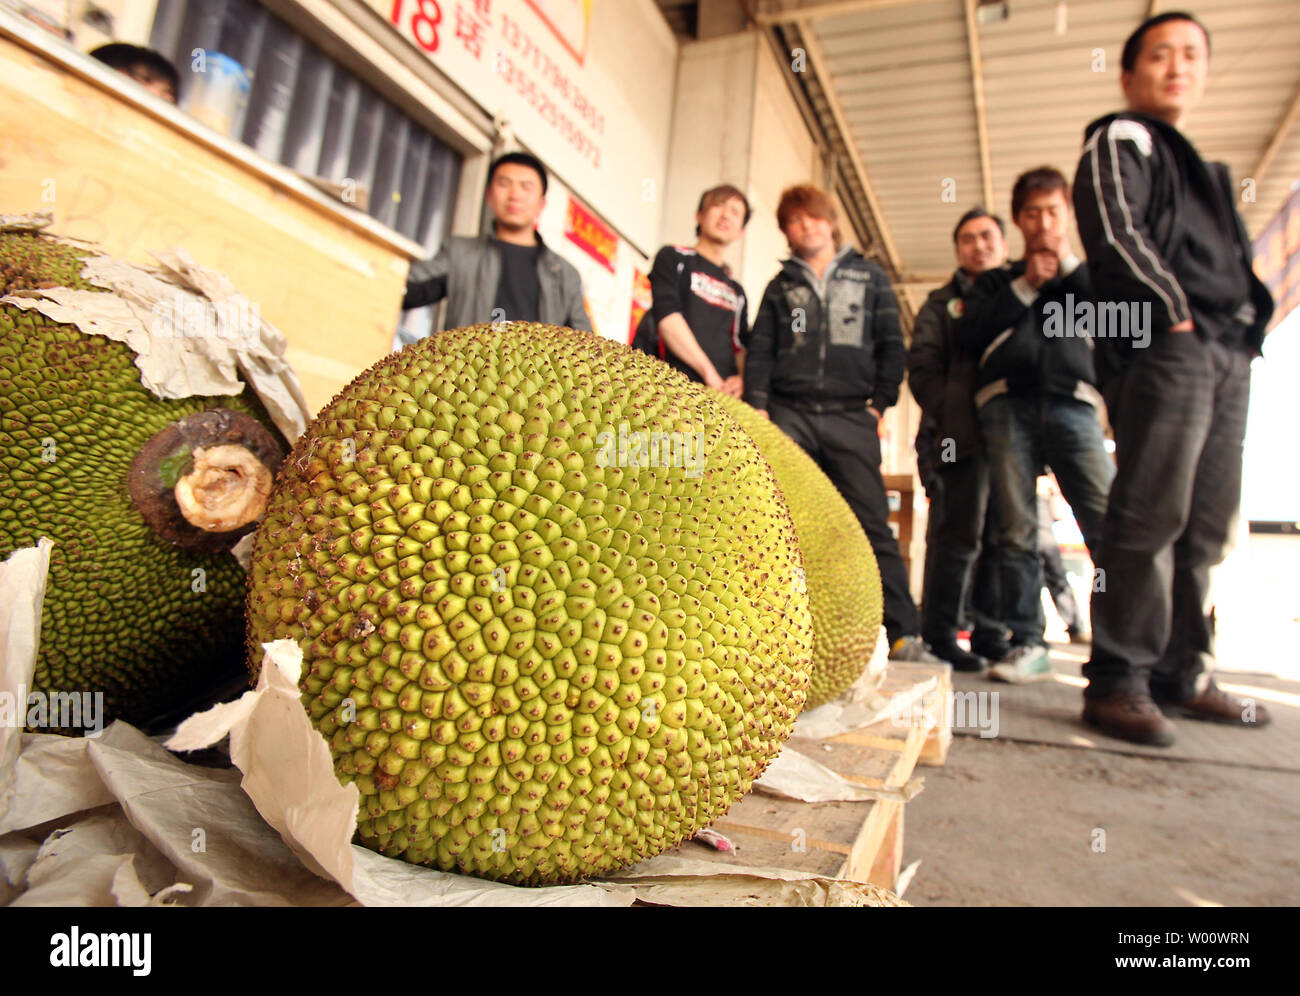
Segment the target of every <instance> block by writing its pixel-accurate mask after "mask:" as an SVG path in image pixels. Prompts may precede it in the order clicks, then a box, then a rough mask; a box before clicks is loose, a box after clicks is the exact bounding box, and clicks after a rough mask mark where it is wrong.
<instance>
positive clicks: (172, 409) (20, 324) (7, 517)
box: [0, 232, 275, 733]
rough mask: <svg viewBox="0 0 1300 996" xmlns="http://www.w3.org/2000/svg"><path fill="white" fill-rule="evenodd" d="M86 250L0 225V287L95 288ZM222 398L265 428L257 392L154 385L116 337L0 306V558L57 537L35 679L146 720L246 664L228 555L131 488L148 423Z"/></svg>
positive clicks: (161, 423) (47, 689)
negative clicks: (170, 521) (157, 525)
mask: <svg viewBox="0 0 1300 996" xmlns="http://www.w3.org/2000/svg"><path fill="white" fill-rule="evenodd" d="M87 252H88V250H86V249H79V248H74V247H72V246H70V245H68V244H66V243H63V242H60V241H58V240H55V239H50V238H47V237H44V236H40V235H33V234H30V233H15V232H0V284H2V285H3V286H0V290H3V291H4V292H6V293H10V292H17V291H22V290H35V289H39V288H41V287H50V286H64V287H75V288H79V289H82V290H91V291H103V289H102V288H98V287H94V286H92V285H91V284H89V283H87V282H86V281H84V280H82V279H81V277H80V269H81V260H82V258H83V257H84V256H85V255H86V254H87ZM103 292H104V293H108V291H103ZM216 407H220V408H226V409H230V410H233V411H237V412H241V413H244V414H246V415H250V416H253V417H255V418H257V419H258V420H259V421H261V422H262V423H263V424H264V425H266V426H267V427H268V429H270V430H271V431H272V432H274V431H275V430H274V427H272V426H271V424H270V421H269V419H268V418H267V417H266V414H265V411H264V410H263V408H262V406H261V404H260V403H258V401H257V400H256V398H255V397H253V396H252V393H251V392H248V391H246V392H245V393H244V394H243V395H240V396H233V397H220V398H205V397H193V398H185V399H181V400H164V399H161V398H158V397H156V396H155V395H154V394H152V393H151V392H149V391H147V390H146V389H145V388H144V387H143V386H142V385H141V383H140V371H139V370H138V369H137V368H136V366H135V357H134V354H133V353H132V352H131V350H130V349H129V348H127V347H126V346H124V345H122V344H121V343H118V342H114V341H112V340H110V339H108V338H105V337H104V336H99V335H86V334H84V333H82V332H80V331H79V330H77V329H76V328H74V327H73V326H71V325H64V324H59V323H57V322H54V321H52V320H51V319H48V318H46V317H45V316H43V315H41V314H40V313H39V312H37V311H34V310H27V311H25V310H22V309H19V308H15V307H13V306H11V305H8V304H0V494H3V496H4V497H3V501H0V558H3V557H7V556H8V555H9V553H11V552H12V551H13V550H16V549H20V548H22V547H27V546H34V545H35V544H36V543H37V541H38V540H39V539H40V538H41V537H42V536H48V537H50V538H51V539H53V540H54V549H53V551H52V553H51V557H50V573H49V580H48V584H47V588H46V594H45V603H44V608H43V612H42V617H41V635H40V649H39V653H38V656H37V661H36V670H35V675H34V681H33V685H32V690H33V691H37V692H42V693H45V694H46V695H47V696H49V695H50V693H54V692H90V693H91V694H92V695H93V694H94V693H97V692H98V693H102V694H103V706H104V711H103V715H102V716H100V717H99V718H100V719H102V720H103V721H104V722H108V721H111V720H112V719H114V718H121V719H126V720H128V721H130V722H133V723H136V724H142V725H143V724H146V723H147V722H148V721H150V720H152V719H154V718H156V717H158V716H160V715H162V714H166V713H168V712H169V711H171V710H173V709H175V708H179V707H182V706H184V705H186V704H187V703H188V702H190V701H191V700H192V699H193V698H194V697H195V696H201V695H202V694H203V692H204V690H205V689H207V688H210V687H211V686H212V685H213V683H214V682H218V683H219V682H220V680H221V679H222V677H223V676H226V677H229V676H232V675H234V674H237V673H238V671H239V670H241V669H242V662H243V654H242V641H241V640H240V638H239V634H240V632H241V631H242V629H243V626H242V615H243V613H242V602H243V597H244V573H243V571H242V570H241V568H240V566H239V564H238V562H237V561H236V560H235V558H234V557H232V556H231V555H230V554H229V553H224V552H223V553H218V554H194V553H189V552H186V551H185V550H182V549H179V548H177V547H175V546H172V545H171V544H169V543H166V542H164V541H162V540H161V539H160V538H159V537H158V536H157V535H156V534H154V532H153V531H152V530H151V529H149V527H148V526H146V524H145V522H144V519H143V518H142V517H141V515H140V514H139V512H138V511H137V510H136V508H135V506H134V505H133V504H132V502H131V498H130V495H129V493H128V474H129V471H130V467H131V461H132V459H133V458H134V456H135V455H136V453H137V452H138V451H139V450H140V448H141V447H142V446H143V445H144V444H145V443H146V442H147V441H148V440H149V439H150V438H151V437H152V436H154V434H155V433H157V432H159V431H160V430H162V429H163V428H164V427H165V426H167V425H169V424H171V423H172V422H174V421H176V420H177V419H179V418H182V417H183V416H187V415H193V414H197V413H199V412H203V411H206V410H208V409H211V408H216ZM49 701H50V702H52V703H53V702H55V701H57V700H54V699H52V698H51V699H49ZM65 701H66V699H65ZM67 714H68V712H67V711H66V710H62V711H60V716H61V717H62V716H64V715H67ZM72 715H74V716H75V714H72ZM44 718H45V719H46V720H47V721H48V722H49V724H50V728H53V729H59V730H61V731H62V732H68V733H76V732H81V729H84V727H85V726H86V718H85V717H84V716H83V717H82V718H81V723H82V727H61V726H59V725H58V723H56V722H55V720H54V718H53V716H52V715H50V714H48V713H47V715H46V717H44ZM44 732H49V729H45V730H44Z"/></svg>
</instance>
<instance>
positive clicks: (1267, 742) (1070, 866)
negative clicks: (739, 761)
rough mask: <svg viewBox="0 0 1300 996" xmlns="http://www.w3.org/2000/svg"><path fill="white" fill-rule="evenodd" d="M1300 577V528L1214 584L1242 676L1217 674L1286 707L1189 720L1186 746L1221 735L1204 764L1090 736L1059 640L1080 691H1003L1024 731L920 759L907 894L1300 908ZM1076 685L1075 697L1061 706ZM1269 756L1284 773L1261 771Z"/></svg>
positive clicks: (911, 807)
mask: <svg viewBox="0 0 1300 996" xmlns="http://www.w3.org/2000/svg"><path fill="white" fill-rule="evenodd" d="M1297 573H1300V537H1297V536H1259V535H1256V536H1251V537H1250V538H1249V541H1248V542H1246V543H1243V544H1242V547H1241V548H1240V549H1239V550H1238V552H1237V554H1235V555H1234V557H1233V558H1232V560H1230V562H1229V563H1228V564H1227V565H1225V567H1224V569H1223V572H1222V575H1221V576H1220V578H1219V580H1218V584H1219V595H1218V603H1217V604H1218V606H1219V611H1218V614H1219V617H1220V632H1221V640H1220V648H1219V649H1220V664H1221V671H1226V670H1227V669H1228V668H1232V669H1235V670H1236V671H1238V672H1243V673H1237V674H1227V673H1224V674H1223V678H1222V682H1223V683H1224V684H1232V685H1234V686H1239V687H1241V688H1244V689H1253V690H1255V691H1256V692H1257V693H1258V695H1259V698H1260V700H1261V701H1263V702H1265V703H1266V704H1267V707H1268V708H1269V709H1270V710H1271V711H1272V712H1273V714H1274V716H1275V717H1276V719H1275V721H1274V724H1273V726H1272V727H1271V728H1265V729H1261V730H1228V729H1223V728H1220V727H1211V728H1210V729H1193V728H1192V727H1200V726H1204V724H1196V723H1194V721H1191V720H1179V721H1177V722H1178V723H1179V726H1180V730H1186V731H1187V735H1186V737H1185V739H1186V740H1187V741H1189V742H1191V741H1195V742H1197V743H1198V745H1201V747H1202V748H1203V746H1204V744H1206V743H1213V742H1218V743H1220V744H1222V745H1223V747H1222V749H1221V750H1219V751H1218V752H1213V751H1211V752H1209V753H1207V752H1206V751H1205V750H1204V749H1200V750H1199V751H1198V752H1197V756H1198V757H1199V758H1201V759H1196V760H1188V759H1178V758H1177V757H1175V756H1169V755H1162V754H1160V753H1158V752H1150V753H1146V754H1137V755H1135V754H1131V753H1127V752H1126V746H1125V745H1123V744H1122V743H1120V742H1117V741H1110V740H1109V739H1108V738H1106V737H1103V736H1101V735H1096V736H1092V737H1087V736H1084V737H1080V736H1079V734H1080V733H1083V732H1086V731H1085V730H1084V728H1082V727H1081V726H1080V725H1079V724H1078V719H1077V709H1076V704H1077V702H1078V699H1077V695H1078V692H1077V684H1078V679H1077V678H1075V677H1074V676H1075V675H1077V673H1078V663H1079V661H1080V660H1081V659H1082V657H1083V654H1079V653H1078V652H1077V651H1078V650H1079V649H1080V648H1077V647H1076V648H1064V649H1062V652H1061V653H1060V654H1059V655H1058V658H1057V660H1058V667H1059V669H1060V670H1061V671H1062V672H1063V682H1062V685H1063V686H1069V685H1070V684H1074V685H1075V686H1076V687H1075V688H1068V687H1061V688H1058V689H1057V690H1056V695H1055V698H1054V699H1053V701H1054V702H1056V703H1057V708H1055V709H1046V708H1038V707H1032V708H1031V706H1030V700H1029V699H1028V698H1025V697H1022V698H1020V699H1017V693H1018V690H1017V689H1015V688H1009V687H1008V686H1002V688H1003V691H1002V696H1003V698H1002V708H1003V710H1004V715H1008V716H1010V717H1011V718H1012V719H1024V718H1025V716H1028V718H1029V719H1032V723H1029V722H1021V723H1019V724H1017V723H1016V722H1004V723H1003V724H1002V727H1003V729H1004V730H1007V729H1010V730H1012V732H1013V733H1014V734H1015V736H1017V737H1023V739H1012V738H1011V736H1009V735H1007V734H1006V733H1003V734H1001V735H999V736H996V737H992V738H988V739H981V738H979V737H977V736H957V737H955V738H954V742H953V746H952V750H951V752H950V754H949V758H948V763H947V765H946V766H944V767H943V768H925V769H918V773H921V774H924V776H925V789H924V791H923V792H922V793H921V794H920V795H919V796H917V797H916V798H915V799H913V800H912V801H911V802H910V803H908V806H907V811H906V829H905V835H904V845H905V847H904V855H903V863H904V865H905V866H906V865H908V864H910V863H911V862H914V861H916V860H918V859H919V860H920V862H921V863H920V865H919V867H918V868H917V869H916V871H915V874H914V876H913V877H912V879H911V881H910V883H909V884H908V886H907V889H906V893H905V898H906V899H907V900H908V901H909V902H911V903H913V904H915V905H918V906H931V905H961V906H974V905H1034V906H1054V905H1077V906H1130V905H1134V906H1135V905H1155V906H1199V905H1225V906H1234V905H1252V906H1253V905H1296V904H1297V903H1300V847H1298V846H1297V845H1296V837H1295V833H1296V828H1297V826H1300V770H1298V769H1300V736H1298V735H1297V734H1296V732H1295V731H1296V730H1297V729H1300V725H1297V724H1300V584H1297V582H1296V575H1297ZM1049 635H1052V632H1051V631H1049ZM1071 650H1073V651H1075V652H1074V653H1071ZM1083 650H1084V654H1086V648H1083ZM1071 658H1073V660H1071ZM1264 675H1267V677H1264ZM957 686H958V688H962V687H964V685H963V681H962V680H960V677H959V680H958V682H957ZM970 687H972V688H975V687H979V688H985V687H988V686H986V685H984V684H978V685H977V684H970ZM1066 691H1068V692H1069V693H1070V694H1069V696H1068V701H1069V702H1070V703H1071V704H1070V705H1068V707H1064V708H1062V707H1060V703H1061V701H1062V694H1063V693H1065V692H1066ZM1018 709H1019V710H1020V712H1021V713H1022V714H1024V715H1021V716H1017V715H1015V714H1016V711H1017V710H1018ZM1030 714H1032V715H1030ZM1053 724H1054V725H1055V728H1054V729H1053ZM1189 724H1191V726H1189ZM1017 726H1018V730H1017ZM1225 738H1226V739H1225ZM1242 738H1258V739H1254V740H1245V739H1242ZM1034 740H1049V741H1052V742H1051V743H1040V742H1033V741H1034ZM1067 744H1069V746H1067ZM1089 744H1090V745H1089ZM1265 747H1266V748H1267V749H1266V750H1264V749H1263V748H1265ZM1261 754H1267V755H1269V757H1270V758H1271V760H1273V761H1274V765H1273V766H1274V767H1276V768H1279V769H1289V770H1269V768H1266V767H1260V766H1259V757H1260V755H1261ZM1210 758H1214V759H1213V760H1211V759H1210Z"/></svg>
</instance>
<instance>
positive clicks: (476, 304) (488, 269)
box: [402, 152, 591, 332]
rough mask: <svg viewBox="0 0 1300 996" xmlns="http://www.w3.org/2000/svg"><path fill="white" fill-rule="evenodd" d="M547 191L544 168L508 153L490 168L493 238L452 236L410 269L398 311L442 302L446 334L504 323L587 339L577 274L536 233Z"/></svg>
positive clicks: (526, 157)
mask: <svg viewBox="0 0 1300 996" xmlns="http://www.w3.org/2000/svg"><path fill="white" fill-rule="evenodd" d="M546 186H547V176H546V168H545V167H544V166H543V165H542V164H541V162H540V161H539V160H538V159H537V158H535V157H534V156H530V155H528V154H527V153H525V152H509V153H507V154H505V155H503V156H501V157H500V158H498V159H497V160H496V161H495V162H493V163H492V165H491V167H490V168H489V169H488V181H487V194H486V200H487V205H488V208H489V209H490V210H491V212H492V217H493V219H494V220H493V223H492V232H491V234H486V233H485V234H483V235H478V236H474V237H470V238H466V237H460V236H452V237H451V238H449V239H448V240H447V241H446V243H445V244H444V245H443V247H442V249H441V250H439V252H438V255H436V256H434V257H433V259H427V260H424V261H423V262H419V263H416V264H415V265H414V266H412V267H411V272H410V275H409V276H408V277H407V280H406V296H405V297H404V298H403V299H402V310H404V311H409V310H410V309H412V308H420V307H423V306H424V305H428V304H437V303H438V302H439V301H441V300H442V299H443V298H446V299H447V314H446V320H445V321H444V323H443V327H444V328H453V329H454V328H461V327H463V326H465V325H477V324H479V323H482V322H502V321H510V322H545V323H546V324H548V325H565V326H568V327H569V328H571V329H578V330H580V331H583V332H590V331H591V320H590V319H589V318H588V317H587V309H586V307H585V306H584V304H583V301H582V279H581V278H580V277H579V276H578V271H577V270H576V269H574V267H573V264H571V263H568V262H566V261H565V260H563V259H561V258H560V257H559V256H558V255H556V254H555V253H554V252H552V251H551V250H550V249H549V248H547V246H546V243H544V242H543V241H542V237H541V236H540V235H539V234H538V233H537V228H536V225H537V219H538V217H539V216H540V215H541V213H542V208H543V207H545V206H546Z"/></svg>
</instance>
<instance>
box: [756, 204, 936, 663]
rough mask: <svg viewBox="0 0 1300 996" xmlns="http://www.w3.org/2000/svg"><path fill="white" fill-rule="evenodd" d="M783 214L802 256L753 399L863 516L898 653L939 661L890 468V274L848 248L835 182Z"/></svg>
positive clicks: (894, 374) (765, 326) (768, 338)
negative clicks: (892, 503) (907, 561)
mask: <svg viewBox="0 0 1300 996" xmlns="http://www.w3.org/2000/svg"><path fill="white" fill-rule="evenodd" d="M776 220H777V224H778V225H779V226H780V227H781V231H782V232H783V233H785V237H786V240H787V241H788V242H789V243H790V249H791V251H792V255H791V258H790V259H788V260H786V261H785V263H784V265H783V266H782V267H781V272H780V273H779V274H777V276H776V277H775V278H773V280H772V282H771V283H769V284H768V285H767V290H766V291H765V292H764V294H763V300H762V302H761V304H760V305H759V309H758V315H757V316H756V317H755V319H754V327H753V329H752V330H751V332H750V335H749V340H748V342H747V344H746V345H747V347H748V353H747V355H746V358H745V385H744V386H745V393H744V400H745V401H747V402H749V403H750V404H751V405H753V406H754V407H755V408H757V409H759V411H761V412H763V413H764V414H766V415H767V416H768V417H769V418H771V420H772V421H773V422H775V423H776V424H777V425H778V426H779V427H780V428H781V429H782V430H783V431H784V432H785V434H786V435H788V436H790V437H791V438H792V439H793V440H794V441H795V442H796V443H798V444H799V445H800V446H802V447H803V448H804V449H805V450H806V451H807V452H808V455H809V456H811V457H812V458H813V460H815V461H816V462H817V465H818V466H819V467H821V469H822V470H823V471H824V472H825V474H826V476H827V477H829V478H830V479H831V482H832V483H833V484H834V485H835V487H836V488H837V489H838V490H839V492H840V494H841V495H843V497H844V500H845V501H847V502H848V504H849V507H850V508H852V509H853V512H854V514H855V515H856V516H857V519H858V522H859V523H861V525H862V530H863V532H865V533H866V534H867V539H868V540H869V541H870V542H871V548H872V551H873V552H874V553H875V556H876V562H877V564H879V566H880V578H881V583H882V584H881V586H882V589H883V591H882V594H883V601H884V617H885V632H886V633H887V634H888V637H889V643H890V657H891V658H893V659H894V660H913V661H930V662H937V661H938V658H936V657H934V656H933V655H932V654H930V653H929V652H928V651H927V650H926V648H925V644H924V642H923V641H922V640H921V635H920V632H921V619H920V616H919V615H918V614H917V611H916V604H915V603H914V602H913V601H912V595H911V592H910V591H909V588H908V582H907V569H906V568H905V567H904V566H903V559H902V557H901V556H900V554H899V552H898V540H897V539H896V538H895V537H894V534H893V532H892V531H891V530H890V528H889V504H888V501H887V499H886V497H885V481H884V478H883V477H882V476H881V474H880V437H879V435H878V431H877V426H878V425H879V422H880V418H881V413H882V412H884V410H885V409H886V408H888V407H889V406H890V405H892V404H894V403H895V402H896V401H897V400H898V389H899V385H900V384H901V383H902V380H903V365H904V348H903V332H902V328H901V327H900V325H899V320H898V301H897V299H896V298H895V297H894V291H893V288H892V287H890V285H889V276H888V275H887V274H886V273H885V271H884V270H882V269H881V268H880V267H879V266H877V265H876V264H875V263H872V262H869V261H868V260H867V259H865V258H864V257H863V256H862V254H861V253H859V252H858V251H857V250H856V249H853V248H852V247H851V246H845V247H844V248H840V238H839V230H838V228H837V227H836V212H835V205H834V203H833V202H832V200H831V198H830V195H829V194H827V193H826V191H824V190H820V189H818V188H817V187H812V186H797V187H791V188H789V189H788V190H786V191H785V192H784V193H782V194H781V201H780V204H779V205H778V206H777V211H776Z"/></svg>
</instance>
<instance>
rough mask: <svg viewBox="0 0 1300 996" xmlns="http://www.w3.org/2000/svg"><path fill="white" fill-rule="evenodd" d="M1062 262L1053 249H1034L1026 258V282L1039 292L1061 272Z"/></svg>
mask: <svg viewBox="0 0 1300 996" xmlns="http://www.w3.org/2000/svg"><path fill="white" fill-rule="evenodd" d="M1060 269H1061V260H1060V257H1059V256H1057V255H1056V252H1055V251H1054V250H1052V249H1032V250H1030V252H1029V255H1028V256H1026V257H1025V280H1026V281H1027V282H1028V283H1029V286H1030V287H1032V288H1034V289H1035V290H1037V289H1038V288H1040V287H1042V286H1043V284H1045V283H1047V281H1049V280H1051V279H1052V278H1053V277H1055V276H1056V275H1057V273H1059V272H1060Z"/></svg>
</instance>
